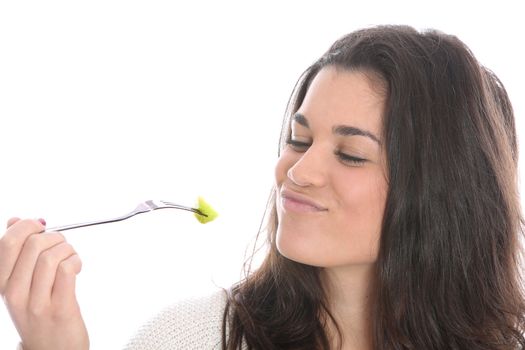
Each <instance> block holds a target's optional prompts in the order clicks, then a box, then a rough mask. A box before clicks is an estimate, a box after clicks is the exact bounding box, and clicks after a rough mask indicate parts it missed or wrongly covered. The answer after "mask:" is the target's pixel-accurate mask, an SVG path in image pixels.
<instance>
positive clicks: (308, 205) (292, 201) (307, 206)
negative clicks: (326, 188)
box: [281, 190, 328, 213]
mask: <svg viewBox="0 0 525 350" xmlns="http://www.w3.org/2000/svg"><path fill="white" fill-rule="evenodd" d="M281 202H282V205H283V207H284V209H285V210H289V211H295V212H301V213H305V212H319V211H326V210H328V209H326V208H325V207H323V206H322V205H321V204H319V203H317V202H315V201H314V200H312V199H310V198H308V197H306V196H304V195H302V194H299V193H295V192H291V191H288V190H285V191H282V192H281Z"/></svg>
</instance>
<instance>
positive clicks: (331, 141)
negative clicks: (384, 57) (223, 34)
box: [275, 66, 388, 267]
mask: <svg viewBox="0 0 525 350" xmlns="http://www.w3.org/2000/svg"><path fill="white" fill-rule="evenodd" d="M379 86H380V85H379V84H378V83H377V82H376V83H375V84H373V83H372V80H370V78H369V77H368V76H367V75H365V74H364V73H363V72H359V71H348V70H343V69H340V68H335V67H332V66H328V67H325V68H323V69H322V70H321V71H320V72H319V73H318V74H317V76H316V77H315V78H314V79H313V81H312V83H311V85H310V88H309V89H308V92H307V94H306V96H305V99H304V101H303V103H302V105H301V107H300V108H299V110H298V111H297V113H296V114H295V115H294V116H293V117H292V122H291V123H292V124H291V129H292V132H291V137H290V139H289V140H288V143H287V145H286V147H285V148H284V150H283V151H282V153H281V157H280V158H279V160H278V162H277V166H276V169H275V177H276V185H277V197H276V198H277V215H278V219H279V225H278V229H277V238H276V243H277V248H278V250H279V252H280V253H281V254H283V255H284V256H285V257H287V258H289V259H291V260H294V261H297V262H300V263H304V264H308V265H313V266H320V267H336V266H346V265H355V264H367V263H373V262H375V260H376V258H377V253H378V248H379V237H380V231H381V221H382V218H383V210H384V206H385V200H386V193H387V181H388V180H387V178H386V175H385V174H386V165H385V164H386V157H385V153H384V152H383V149H382V146H381V145H382V143H381V140H380V139H379V138H380V135H381V131H382V130H381V128H382V114H383V108H384V96H383V94H382V93H381V92H380V91H381V89H380V88H379ZM355 158H358V159H355ZM359 159H362V160H363V161H360V160H359Z"/></svg>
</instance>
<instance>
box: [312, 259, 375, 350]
mask: <svg viewBox="0 0 525 350" xmlns="http://www.w3.org/2000/svg"><path fill="white" fill-rule="evenodd" d="M373 269H374V265H373V264H362V265H352V266H342V267H331V268H324V269H323V271H322V278H323V282H324V283H325V285H326V292H327V302H328V305H327V306H328V308H329V309H330V312H331V313H332V316H333V317H334V318H335V321H336V322H337V325H338V326H339V330H340V332H341V335H342V337H343V339H342V340H343V344H342V345H343V346H342V349H344V350H346V349H352V350H361V349H363V350H364V349H371V348H372V341H371V340H372V337H371V317H370V303H369V302H370V292H371V287H370V286H371V280H372V276H373ZM328 324H330V322H328ZM327 331H328V334H329V336H330V335H333V336H332V339H337V336H336V334H337V332H335V328H334V327H333V325H331V327H329V329H328V330H327ZM334 343H335V341H334Z"/></svg>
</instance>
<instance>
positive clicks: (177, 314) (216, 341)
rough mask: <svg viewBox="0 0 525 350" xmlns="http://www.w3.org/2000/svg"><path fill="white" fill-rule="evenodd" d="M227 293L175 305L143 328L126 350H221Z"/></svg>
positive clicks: (188, 300) (218, 293)
mask: <svg viewBox="0 0 525 350" xmlns="http://www.w3.org/2000/svg"><path fill="white" fill-rule="evenodd" d="M225 306H226V292H225V291H223V290H221V291H219V292H215V293H213V294H211V295H209V296H206V297H199V298H192V299H187V300H183V301H180V302H178V303H176V304H173V305H171V306H169V307H167V308H166V309H164V310H163V311H161V312H160V313H159V314H158V315H157V316H155V317H154V318H153V319H151V320H150V321H149V322H147V323H146V324H144V325H143V326H142V327H141V328H140V330H139V331H138V332H137V333H136V334H135V336H134V337H133V338H132V339H131V341H130V342H129V343H128V345H127V346H126V347H125V350H173V349H177V350H201V349H202V350H208V349H210V350H219V349H221V338H222V319H223V314H224V308H225Z"/></svg>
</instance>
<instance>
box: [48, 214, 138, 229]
mask: <svg viewBox="0 0 525 350" xmlns="http://www.w3.org/2000/svg"><path fill="white" fill-rule="evenodd" d="M140 213H141V212H137V213H129V214H126V215H123V216H119V217H116V218H113V219H107V220H96V221H89V222H82V223H78V224H71V225H62V226H55V227H50V228H47V229H46V230H45V231H44V232H55V231H67V230H72V229H75V228H80V227H87V226H95V225H101V224H108V223H111V222H117V221H122V220H126V219H129V218H130V217H132V216H135V215H137V214H140Z"/></svg>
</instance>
